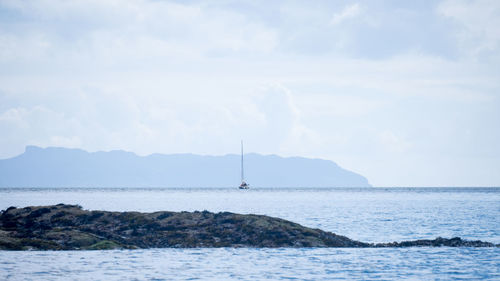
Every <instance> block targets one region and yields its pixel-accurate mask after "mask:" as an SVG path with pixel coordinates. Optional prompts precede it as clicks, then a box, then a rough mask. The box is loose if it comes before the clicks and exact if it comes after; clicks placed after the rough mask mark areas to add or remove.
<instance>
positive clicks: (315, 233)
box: [0, 204, 498, 250]
mask: <svg viewBox="0 0 500 281" xmlns="http://www.w3.org/2000/svg"><path fill="white" fill-rule="evenodd" d="M410 246H451V247H459V246H467V247H493V246H495V245H494V244H491V243H488V242H481V241H466V240H461V239H460V238H452V239H443V238H438V239H435V240H417V241H407V242H400V243H397V242H394V243H385V244H382V243H381V244H369V243H363V242H359V241H355V240H352V239H349V238H347V237H344V236H340V235H336V234H334V233H331V232H325V231H322V230H319V229H312V228H308V227H304V226H301V225H299V224H296V223H293V222H290V221H287V220H283V219H279V218H273V217H268V216H263V215H241V214H234V213H229V212H222V213H211V212H207V211H203V212H154V213H139V212H106V211H88V210H83V209H82V208H81V207H80V206H76V205H64V204H59V205H54V206H37V207H25V208H14V207H10V208H8V209H7V210H5V211H2V213H1V214H0V249H4V250H29V249H36V250H77V249H82V250H87V249H114V248H128V249H134V248H166V247H180V248H193V247H410ZM497 246H498V245H497Z"/></svg>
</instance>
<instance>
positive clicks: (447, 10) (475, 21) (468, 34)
mask: <svg viewBox="0 0 500 281" xmlns="http://www.w3.org/2000/svg"><path fill="white" fill-rule="evenodd" d="M437 11H438V13H439V14H441V15H443V16H444V17H446V18H448V19H451V20H453V21H454V22H455V23H456V24H457V25H458V32H457V33H456V38H457V40H459V43H460V47H461V48H462V50H463V51H464V52H466V53H467V54H468V55H469V56H472V57H478V56H487V57H490V58H491V57H494V58H495V59H496V60H498V59H500V57H499V56H498V49H499V48H500V29H499V28H498V26H500V18H499V16H498V15H499V14H500V3H499V2H498V1H494V0H478V1H444V2H442V3H441V4H440V5H439V6H438V8H437Z"/></svg>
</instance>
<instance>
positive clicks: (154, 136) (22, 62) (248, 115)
mask: <svg viewBox="0 0 500 281" xmlns="http://www.w3.org/2000/svg"><path fill="white" fill-rule="evenodd" d="M273 3H274V2H273ZM276 3H278V2H276ZM276 3H274V4H266V6H265V8H262V7H260V6H259V5H257V6H259V7H256V9H261V10H258V11H257V12H254V13H252V11H250V10H248V9H246V6H242V7H237V6H238V5H240V4H241V3H236V4H235V5H222V4H220V2H196V1H194V2H189V3H188V2H178V3H173V2H169V1H145V0H144V1H142V0H134V1H132V0H131V1H70V2H68V1H61V2H54V1H52V2H51V1H28V2H26V1H12V2H1V4H0V9H2V8H3V7H5V6H9V7H7V8H8V9H9V10H8V12H9V13H10V16H11V17H12V18H14V19H15V20H12V21H9V18H7V17H6V19H5V20H3V21H2V22H1V23H0V133H1V134H2V138H0V148H1V149H0V158H3V157H10V156H14V155H16V154H18V153H20V152H22V151H23V149H24V145H27V144H38V145H42V146H50V145H63V146H72V147H73V146H74V147H81V148H84V149H87V150H91V151H95V150H112V149H126V150H130V151H134V152H136V153H139V154H149V153H153V152H161V153H178V152H193V153H201V154H226V153H234V152H236V153H237V152H238V149H239V140H240V139H241V138H243V139H245V143H246V146H247V148H248V151H251V152H259V153H278V154H281V155H287V156H291V155H300V156H306V157H319V158H327V159H331V160H334V161H336V162H338V163H339V164H340V165H342V166H345V167H346V168H350V169H353V170H355V171H357V172H360V173H362V174H363V175H366V176H367V177H368V178H369V180H370V182H372V183H374V184H375V185H397V184H403V185H404V184H405V183H407V185H408V184H411V183H413V182H419V183H421V184H425V183H426V182H427V183H428V184H429V185H432V183H433V182H444V181H445V180H448V179H449V178H444V177H442V178H438V177H437V176H436V177H435V178H429V179H426V178H424V177H423V176H422V177H420V178H419V175H418V174H417V173H415V174H413V176H412V177H410V178H405V177H406V175H405V176H401V177H397V176H394V175H392V174H391V169H392V168H398V169H401V170H402V172H404V171H403V170H404V169H410V168H411V169H412V170H414V169H418V168H420V169H421V170H422V171H425V169H427V170H429V171H430V170H431V168H432V167H431V166H432V164H429V163H432V162H433V159H435V158H436V157H437V156H436V154H440V155H439V157H442V158H443V159H444V160H443V163H453V162H454V161H458V160H457V159H459V157H462V156H461V155H462V154H463V152H464V151H466V152H468V153H469V154H471V155H476V156H477V155H479V154H481V155H482V154H485V155H497V154H498V153H500V151H499V149H498V146H497V145H493V143H497V142H496V140H497V139H498V140H499V141H500V133H499V132H498V129H497V128H496V127H497V124H493V123H494V122H492V121H491V120H498V118H500V117H499V116H498V113H496V112H498V110H497V109H498V106H499V103H500V101H499V99H500V97H499V96H498V93H499V90H500V85H499V80H498V77H499V71H498V70H497V69H496V68H497V67H496V65H495V64H490V63H484V62H482V61H481V60H475V59H471V58H470V56H458V57H453V58H451V59H450V58H447V57H443V56H440V55H439V54H438V55H429V54H428V53H426V52H423V51H420V50H421V49H419V47H418V46H416V45H415V46H413V45H410V46H406V45H404V46H402V47H401V48H395V51H391V52H389V55H388V56H387V57H376V56H370V55H366V56H363V55H364V53H363V52H370V51H371V50H372V45H369V44H367V45H366V46H368V47H367V48H365V49H360V51H359V52H361V53H362V55H359V52H358V53H356V52H352V53H351V52H349V50H344V49H342V48H336V47H335V46H336V45H335V44H336V43H337V42H338V41H339V40H340V41H341V39H342V38H347V39H348V40H347V39H346V40H347V41H346V42H347V43H346V45H345V47H346V49H349V48H355V47H358V46H361V44H360V42H362V43H372V42H375V43H377V42H378V44H379V45H378V46H379V47H380V49H386V47H388V48H390V47H392V46H393V45H397V44H398V43H399V41H398V40H396V39H397V38H396V39H394V40H392V39H393V38H391V37H384V38H383V39H384V40H379V37H378V36H380V35H384V34H386V33H388V34H392V33H390V32H392V29H390V28H389V27H393V26H394V25H396V24H397V23H401V19H402V18H404V19H406V18H405V16H410V17H413V18H412V19H417V20H418V21H417V23H419V24H420V23H424V21H423V20H431V22H432V24H430V26H434V24H436V25H438V27H440V28H443V27H442V26H439V22H440V20H442V17H441V15H442V14H446V17H447V18H448V19H453V21H455V19H456V21H457V22H459V23H460V26H461V27H462V28H461V29H458V30H459V31H460V32H459V33H458V34H456V35H457V36H458V37H457V38H462V39H460V40H461V41H460V42H461V43H460V44H461V45H460V46H461V48H464V50H465V48H466V47H467V46H469V47H470V46H473V47H474V48H472V49H471V50H475V51H474V52H476V54H477V53H484V52H485V51H486V50H487V51H488V52H491V54H493V55H492V56H498V46H497V44H498V41H497V34H496V31H495V30H493V29H492V28H490V27H489V26H488V24H487V23H488V22H491V23H496V21H497V20H496V19H493V18H492V15H491V13H489V12H485V13H486V14H485V15H486V16H485V18H486V19H485V20H484V21H481V20H480V19H477V18H474V19H473V20H469V19H467V17H469V16H470V15H467V14H463V13H462V12H461V11H460V10H459V11H455V10H453V9H452V8H453V5H452V4H453V2H450V3H445V4H443V7H445V8H446V9H444V10H443V11H444V12H443V13H442V14H439V15H436V14H435V13H433V11H427V12H428V14H429V15H432V16H434V17H439V18H438V19H429V18H427V16H428V14H425V15H422V16H421V17H414V16H415V15H416V14H418V13H419V12H420V11H413V10H412V11H410V12H408V11H407V10H408V9H406V10H405V9H401V10H400V13H399V14H398V13H397V14H396V15H397V16H396V17H391V16H390V15H394V13H392V12H393V7H387V6H384V5H383V4H381V5H380V7H379V6H377V7H374V6H370V5H371V4H370V2H365V3H364V4H363V6H361V5H360V4H357V3H356V2H353V3H349V4H348V5H346V6H345V7H344V8H340V11H338V13H335V9H337V8H338V6H337V4H336V3H333V4H330V2H328V1H327V2H321V3H319V4H318V5H305V4H301V3H299V2H297V3H295V4H293V5H292V4H290V5H288V4H287V5H283V4H279V3H278V4H276ZM280 3H281V2H280ZM457 3H458V4H459V5H458V4H457V5H456V7H455V8H457V7H458V6H460V7H462V6H463V7H465V8H466V9H467V7H468V6H467V5H469V4H468V2H457ZM476 3H481V2H474V3H472V4H470V5H473V4H474V5H475V4H476ZM267 5H269V6H267ZM447 5H448V6H447ZM235 6H236V8H234V7H235ZM290 6H293V7H290ZM474 7H475V6H474ZM376 8H378V9H376ZM409 9H411V8H409ZM495 9H496V8H495ZM495 9H493V10H495ZM472 10H474V9H472ZM365 11H366V13H365ZM265 13H269V14H265ZM332 14H333V15H334V16H333V18H332ZM475 14H480V13H479V12H475ZM16 15H17V18H16ZM368 15H370V16H372V17H373V18H374V19H376V20H379V21H378V22H377V24H378V25H377V26H376V27H374V26H369V27H368V28H367V27H366V25H367V24H366V23H367V20H366V19H362V16H363V18H365V16H368ZM395 18H396V19H395ZM360 19H361V21H363V23H362V24H356V23H358V20H360ZM381 19H383V20H381ZM351 20H352V23H353V24H352V26H351V24H349V26H351V27H352V28H346V27H347V25H344V23H346V22H348V21H351ZM476 21H477V22H476ZM6 22H8V27H9V28H5V26H6V25H5V24H6ZM426 22H427V21H425V23H426ZM447 22H448V21H447ZM328 23H331V24H332V25H335V26H333V27H332V26H328ZM368 25H370V24H368ZM469 25H470V26H469ZM410 27H411V26H410ZM455 27H456V26H455ZM365 28H367V29H365ZM384 28H386V29H384ZM404 28H406V26H405V27H404ZM404 28H402V29H403V30H404V31H406V30H405V29H404ZM411 30H412V29H410V31H408V32H409V33H411ZM372 31H374V32H378V33H375V34H372V33H371V32H372ZM413 31H414V30H413ZM447 31H449V32H450V33H453V32H456V31H457V29H449V30H447ZM401 32H403V31H401ZM428 32H431V30H426V32H424V33H425V34H427V33H428ZM461 32H464V33H463V34H462V33H461ZM396 34H400V33H396ZM436 34H438V33H436ZM453 34H454V33H453ZM369 35H370V36H371V35H373V38H372V39H371V40H372V41H370V40H368V41H363V40H361V39H363V38H365V37H367V36H368V37H369ZM438 35H439V34H438ZM360 38H361V39H360ZM388 38H389V39H388ZM421 38H424V39H429V38H427V37H425V36H424V37H419V38H417V39H418V40H414V41H412V40H409V41H408V42H410V43H409V44H411V43H412V42H417V43H420V42H419V40H420V39H421ZM473 38H479V39H480V40H479V41H478V43H477V44H476V45H473V43H474V40H473ZM410 39H411V38H410ZM431 39H432V38H431ZM431 39H429V40H431ZM391 40H392V41H391ZM301 44H304V45H301ZM471 44H472V45H471ZM317 46H320V47H324V48H316V47H317ZM302 47H303V48H304V49H305V51H302V52H301V51H300V50H301V48H302ZM467 48H468V47H467ZM444 51H445V52H446V51H448V49H445V50H444ZM474 56H475V55H474ZM474 56H472V57H474ZM464 131H471V132H473V133H472V134H470V135H473V136H474V137H467V138H465V137H464V136H463V135H461V133H460V132H464ZM480 150H481V151H482V152H479V151H480ZM495 153H497V154H495ZM495 157H496V156H495ZM381 159H383V161H384V165H381V164H380V161H381ZM405 161H406V162H405ZM474 161H475V162H471V163H473V164H471V165H470V169H471V170H474V169H475V171H476V172H471V173H470V174H471V175H474V174H480V173H479V172H477V171H478V170H479V169H483V168H484V167H485V165H486V164H485V163H487V162H484V163H483V164H482V162H481V161H482V160H481V159H480V157H479V156H478V157H476V158H475V160H474ZM492 161H493V162H494V161H495V159H493V160H492ZM399 163H406V164H404V165H403V164H401V165H399ZM488 163H492V162H491V161H490V162H488ZM426 165H430V166H429V167H431V168H428V167H427V166H426ZM485 170H487V169H485ZM452 172H453V166H452V165H451V166H449V167H448V175H449V174H451V173H452ZM423 174H424V173H423ZM471 177H472V176H470V177H468V176H467V173H463V175H460V177H459V178H457V179H456V181H454V182H450V183H449V184H457V183H458V184H459V183H460V182H461V181H463V182H465V180H470V179H471ZM490 182H491V183H498V182H500V178H499V176H495V175H490Z"/></svg>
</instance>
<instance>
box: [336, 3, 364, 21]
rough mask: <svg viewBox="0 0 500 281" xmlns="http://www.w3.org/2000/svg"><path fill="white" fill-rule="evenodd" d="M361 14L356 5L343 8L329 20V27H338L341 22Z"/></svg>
mask: <svg viewBox="0 0 500 281" xmlns="http://www.w3.org/2000/svg"><path fill="white" fill-rule="evenodd" d="M360 14H361V8H360V6H359V4H358V3H355V4H352V5H348V6H345V7H344V9H342V11H341V12H340V13H337V14H334V15H333V17H332V19H331V20H330V24H331V25H338V24H341V23H342V22H344V21H346V20H349V19H353V18H356V17H358V16H359V15H360Z"/></svg>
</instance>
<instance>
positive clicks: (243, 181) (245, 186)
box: [239, 140, 250, 189]
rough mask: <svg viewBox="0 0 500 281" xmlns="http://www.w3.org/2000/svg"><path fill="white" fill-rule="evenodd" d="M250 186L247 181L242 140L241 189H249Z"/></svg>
mask: <svg viewBox="0 0 500 281" xmlns="http://www.w3.org/2000/svg"><path fill="white" fill-rule="evenodd" d="M249 188H250V186H249V185H248V183H246V182H245V173H244V170H243V140H242V141H241V184H240V187H239V189H249Z"/></svg>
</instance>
